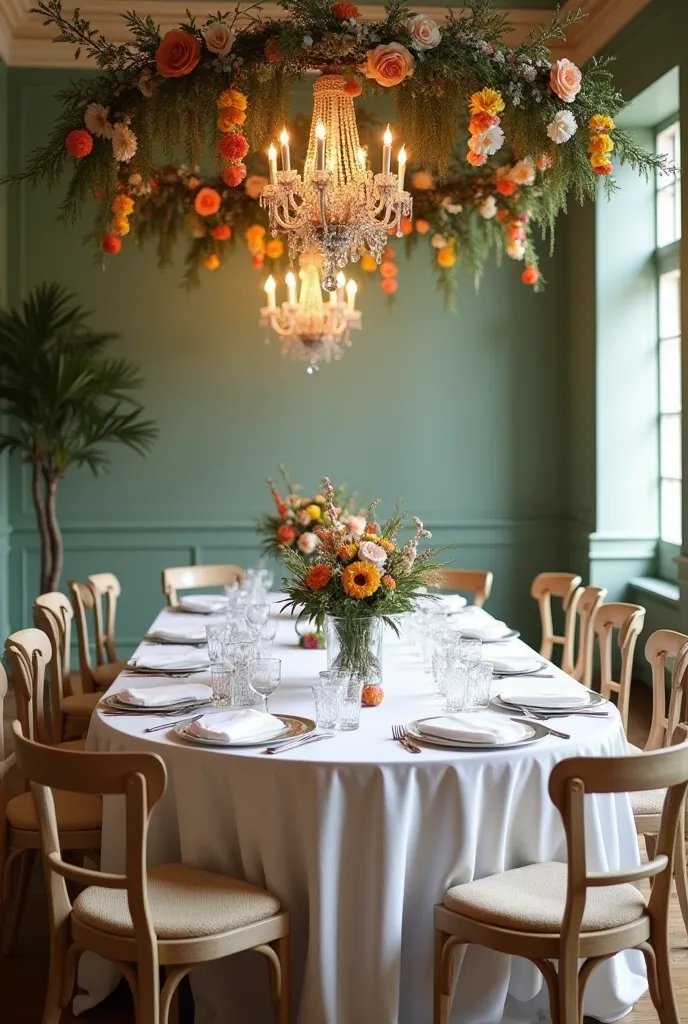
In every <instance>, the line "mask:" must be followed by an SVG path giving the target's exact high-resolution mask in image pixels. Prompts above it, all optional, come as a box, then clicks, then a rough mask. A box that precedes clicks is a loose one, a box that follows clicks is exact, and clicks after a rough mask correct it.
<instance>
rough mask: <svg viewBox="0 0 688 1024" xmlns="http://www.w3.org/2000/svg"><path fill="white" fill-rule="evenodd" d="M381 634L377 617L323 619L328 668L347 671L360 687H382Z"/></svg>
mask: <svg viewBox="0 0 688 1024" xmlns="http://www.w3.org/2000/svg"><path fill="white" fill-rule="evenodd" d="M382 634H383V622H382V619H380V618H374V617H370V616H361V617H360V618H344V617H340V616H337V615H328V616H326V618H325V636H326V641H327V667H328V669H331V670H337V671H340V672H346V673H347V674H348V675H350V676H351V677H352V679H353V680H355V681H356V682H357V683H361V684H362V685H363V686H382Z"/></svg>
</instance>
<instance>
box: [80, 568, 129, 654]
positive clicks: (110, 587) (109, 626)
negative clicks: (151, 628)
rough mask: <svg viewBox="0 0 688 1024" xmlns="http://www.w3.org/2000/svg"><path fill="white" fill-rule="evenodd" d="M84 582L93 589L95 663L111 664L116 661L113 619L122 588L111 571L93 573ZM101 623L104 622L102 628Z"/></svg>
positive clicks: (115, 615)
mask: <svg viewBox="0 0 688 1024" xmlns="http://www.w3.org/2000/svg"><path fill="white" fill-rule="evenodd" d="M86 583H87V585H88V586H89V587H90V588H91V590H92V591H93V617H94V619H95V625H96V629H95V633H96V635H95V648H96V664H98V665H112V664H114V663H116V662H117V652H116V650H115V620H116V618H117V598H118V597H119V596H120V594H121V593H122V588H121V586H120V583H119V580H118V579H117V577H116V576H115V574H114V573H112V572H97V573H94V574H93V575H92V576H89V577H88V579H87V580H86ZM103 602H104V603H105V616H103ZM103 623H104V624H105V627H104V628H103Z"/></svg>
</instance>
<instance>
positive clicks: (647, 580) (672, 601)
mask: <svg viewBox="0 0 688 1024" xmlns="http://www.w3.org/2000/svg"><path fill="white" fill-rule="evenodd" d="M630 586H631V589H633V590H638V591H640V592H641V593H642V594H650V595H651V596H652V597H654V598H658V599H659V600H660V601H663V602H664V604H668V605H671V606H672V607H676V605H678V602H679V597H680V590H679V586H678V583H669V581H668V580H657V579H653V577H651V576H636V577H635V579H632V580H631V581H630Z"/></svg>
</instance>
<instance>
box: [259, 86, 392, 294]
mask: <svg viewBox="0 0 688 1024" xmlns="http://www.w3.org/2000/svg"><path fill="white" fill-rule="evenodd" d="M280 151H281V162H282V170H281V171H278V170H277V150H276V148H275V146H274V145H271V146H270V148H269V150H268V162H269V167H270V184H269V185H266V186H265V187H264V189H263V192H262V195H261V198H260V201H261V204H262V205H263V206H266V207H267V208H268V211H269V215H270V230H271V232H272V234H273V235H276V234H277V233H278V232H282V233H284V234H286V235H287V238H288V240H289V257H290V259H291V260H292V262H293V261H294V259H295V257H296V256H297V255H298V254H299V253H303V252H317V253H318V254H319V255H320V258H321V260H322V267H323V274H324V278H323V288H325V290H326V291H329V292H334V291H335V290H336V288H337V281H336V276H335V275H336V272H337V270H338V269H341V268H342V267H345V266H346V264H347V263H349V262H354V263H355V262H356V261H357V260H359V259H360V258H361V256H362V255H363V254H364V253H365V252H370V253H372V255H373V256H374V257H375V259H376V260H377V262H378V263H379V262H380V261H381V259H382V253H383V250H384V248H385V244H386V241H387V234H388V232H389V230H390V229H392V228H394V226H395V225H396V233H397V236H401V221H402V218H403V217H410V216H411V206H412V200H411V196H410V194H409V193H408V192H405V191H404V175H405V172H406V151H405V149H404V148H403V146H402V148H401V149H400V151H399V163H398V172H397V173H396V174H392V173H391V170H390V165H391V159H392V136H391V133H390V131H389V128H388V129H387V131H386V132H385V135H384V145H383V150H382V171H381V172H380V173H378V174H373V172H372V171H371V170H370V169H369V168H368V167H367V166H366V154H365V151H364V150H363V149H362V148H361V144H360V141H359V138H358V128H357V126H356V115H355V113H354V103H353V99H352V98H351V96H349V95H347V93H346V79H345V78H344V77H343V76H342V75H327V74H326V75H322V76H321V77H320V78H318V79H317V80H316V82H315V83H314V85H313V118H312V120H311V132H310V138H309V141H308V153H307V155H306V163H305V166H304V170H303V177H301V175H300V174H299V173H298V171H294V170H292V168H291V158H290V153H289V136H288V135H287V132H286V130H285V131H283V132H282V134H281V136H280Z"/></svg>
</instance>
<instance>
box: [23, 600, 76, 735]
mask: <svg viewBox="0 0 688 1024" xmlns="http://www.w3.org/2000/svg"><path fill="white" fill-rule="evenodd" d="M33 617H34V619H35V620H36V625H37V626H38V628H39V629H42V630H43V632H44V633H45V634H46V636H47V637H48V639H49V640H50V646H51V647H52V651H53V656H52V658H51V660H50V725H51V731H52V742H53V743H59V742H60V739H61V737H62V712H61V710H60V704H61V701H62V698H63V697H64V696H65V683H66V681H67V679H68V677H69V671H70V660H69V655H70V649H71V642H72V619H73V618H74V612H73V611H72V606H71V604H70V603H69V598H67V597H65V595H64V594H62V593H60V591H59V590H54V591H52V592H51V593H48V594H41V595H40V596H39V597H37V598H36V600H35V601H34V603H33Z"/></svg>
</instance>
